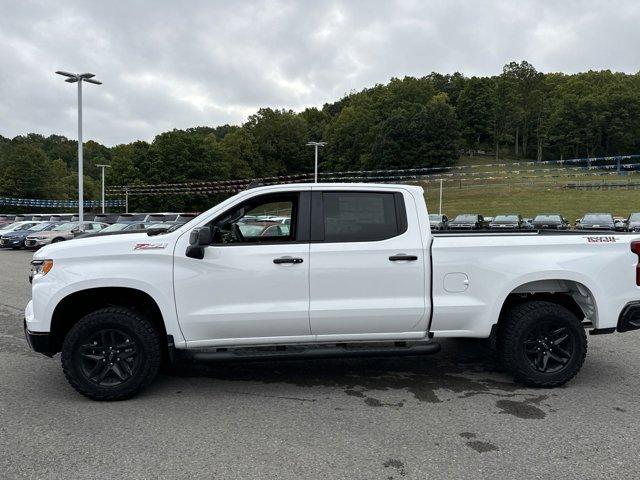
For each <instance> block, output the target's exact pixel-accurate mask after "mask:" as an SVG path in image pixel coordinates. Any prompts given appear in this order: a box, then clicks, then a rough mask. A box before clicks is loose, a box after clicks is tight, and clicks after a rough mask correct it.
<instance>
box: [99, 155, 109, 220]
mask: <svg viewBox="0 0 640 480" xmlns="http://www.w3.org/2000/svg"><path fill="white" fill-rule="evenodd" d="M96 167H100V168H101V169H102V213H104V169H105V168H111V165H96Z"/></svg>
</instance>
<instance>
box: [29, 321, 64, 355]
mask: <svg viewBox="0 0 640 480" xmlns="http://www.w3.org/2000/svg"><path fill="white" fill-rule="evenodd" d="M24 336H25V338H26V339H27V344H29V347H30V348H31V350H33V351H34V352H38V353H42V354H43V355H46V356H47V357H53V356H54V355H55V354H56V352H55V349H54V348H53V341H52V338H51V334H50V333H49V332H31V331H29V329H28V328H27V321H26V320H25V321H24Z"/></svg>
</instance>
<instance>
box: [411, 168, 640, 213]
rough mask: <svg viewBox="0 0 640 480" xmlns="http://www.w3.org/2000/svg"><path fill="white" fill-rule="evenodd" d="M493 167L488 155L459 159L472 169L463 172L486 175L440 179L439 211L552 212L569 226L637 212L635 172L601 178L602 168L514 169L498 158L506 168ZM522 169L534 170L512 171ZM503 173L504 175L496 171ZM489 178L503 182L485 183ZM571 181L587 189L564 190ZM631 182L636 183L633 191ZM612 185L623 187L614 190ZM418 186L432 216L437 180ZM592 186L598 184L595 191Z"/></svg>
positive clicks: (639, 203) (639, 179)
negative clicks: (585, 218) (593, 215)
mask: <svg viewBox="0 0 640 480" xmlns="http://www.w3.org/2000/svg"><path fill="white" fill-rule="evenodd" d="M495 163H496V162H495V160H494V159H493V158H488V157H475V158H470V157H463V158H461V160H460V165H468V166H475V168H472V169H467V170H463V172H464V173H467V172H471V171H473V172H474V173H476V172H487V174H484V173H483V174H482V175H479V176H478V177H480V178H483V180H469V179H466V178H465V177H458V180H457V181H445V182H444V188H443V201H442V204H443V206H442V211H443V213H445V214H446V215H449V216H450V217H452V216H455V215H457V214H459V213H480V214H482V215H485V216H494V215H496V214H500V213H520V214H521V215H522V216H524V217H532V216H534V215H535V214H536V213H543V212H557V213H561V214H562V215H564V216H565V217H566V218H567V219H568V220H570V221H571V222H573V221H575V219H576V218H579V217H581V216H582V215H583V214H584V213H586V212H611V213H613V214H614V215H616V216H627V215H628V214H629V213H630V212H634V211H640V189H638V188H640V175H639V174H629V173H624V172H623V174H621V175H616V174H613V175H609V174H606V175H604V173H605V172H607V170H597V171H593V172H591V173H590V172H589V171H586V170H584V169H582V168H577V167H572V168H568V167H564V168H562V167H558V166H554V165H542V166H540V167H535V166H521V165H513V164H514V163H515V160H513V159H508V160H500V163H507V164H509V165H508V166H507V167H491V166H485V165H487V164H488V165H493V164H495ZM524 169H527V170H531V169H533V170H536V172H529V173H516V172H521V171H522V170H524ZM504 171H507V172H508V173H498V172H504ZM543 175H547V176H543ZM550 175H554V176H553V177H552V176H550ZM490 176H496V177H506V178H499V179H495V180H491V179H486V178H487V177H490ZM463 178H465V179H463ZM576 183H580V184H589V185H590V186H591V187H590V188H589V189H576V188H563V186H565V185H568V184H576ZM629 183H631V184H632V185H628V184H629ZM634 183H638V184H639V185H638V186H637V187H635V188H634V187H633V184H634ZM616 184H618V185H625V184H627V185H626V186H625V187H624V188H620V187H617V188H614V187H613V185H616ZM421 185H422V186H423V187H424V188H425V198H426V200H427V205H428V207H429V210H430V211H431V212H437V211H438V196H439V184H438V182H435V181H434V182H421ZM596 185H599V186H598V188H595V186H596Z"/></svg>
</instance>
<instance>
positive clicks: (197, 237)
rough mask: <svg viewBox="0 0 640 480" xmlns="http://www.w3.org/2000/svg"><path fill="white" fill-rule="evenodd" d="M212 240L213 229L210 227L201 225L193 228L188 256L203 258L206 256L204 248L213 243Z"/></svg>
mask: <svg viewBox="0 0 640 480" xmlns="http://www.w3.org/2000/svg"><path fill="white" fill-rule="evenodd" d="M211 240H212V236H211V229H210V228H209V227H199V228H194V229H193V230H191V233H190V234H189V246H188V247H187V252H186V255H187V257H189V258H197V259H198V260H202V259H203V258H204V249H205V247H207V246H208V245H211Z"/></svg>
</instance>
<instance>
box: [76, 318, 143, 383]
mask: <svg viewBox="0 0 640 480" xmlns="http://www.w3.org/2000/svg"><path fill="white" fill-rule="evenodd" d="M78 355H79V362H80V371H81V372H82V373H83V375H84V376H85V377H86V379H87V380H89V381H90V382H92V383H95V384H97V385H100V386H103V387H114V386H117V385H121V384H122V383H124V382H126V381H128V380H129V379H131V378H132V377H133V376H134V375H135V374H136V372H137V370H138V369H139V367H140V352H139V346H138V345H137V344H136V341H135V338H134V337H133V336H132V335H130V334H127V333H125V332H123V331H122V330H119V329H104V330H99V331H97V332H96V333H95V334H93V335H91V336H90V338H88V339H87V342H85V343H83V344H82V345H81V346H80V348H79V349H78Z"/></svg>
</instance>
